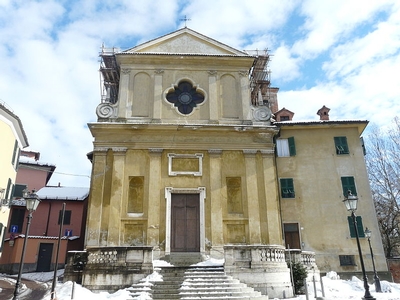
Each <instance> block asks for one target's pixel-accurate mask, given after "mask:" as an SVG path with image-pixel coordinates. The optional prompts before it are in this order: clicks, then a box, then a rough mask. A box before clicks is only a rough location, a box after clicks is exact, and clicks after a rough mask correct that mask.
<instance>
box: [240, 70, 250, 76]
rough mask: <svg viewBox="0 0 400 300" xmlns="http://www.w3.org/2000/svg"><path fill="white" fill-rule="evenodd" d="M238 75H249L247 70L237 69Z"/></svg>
mask: <svg viewBox="0 0 400 300" xmlns="http://www.w3.org/2000/svg"><path fill="white" fill-rule="evenodd" d="M239 75H240V76H241V77H248V76H249V71H243V70H242V71H239Z"/></svg>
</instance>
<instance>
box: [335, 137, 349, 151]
mask: <svg viewBox="0 0 400 300" xmlns="http://www.w3.org/2000/svg"><path fill="white" fill-rule="evenodd" d="M333 139H334V141H335V148H336V154H338V155H341V154H349V146H348V145H347V138H346V137H345V136H335V137H334V138H333Z"/></svg>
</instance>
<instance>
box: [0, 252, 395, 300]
mask: <svg viewBox="0 0 400 300" xmlns="http://www.w3.org/2000/svg"><path fill="white" fill-rule="evenodd" d="M222 263H223V261H221V260H211V259H210V260H208V261H207V262H202V263H200V264H197V265H202V266H210V265H213V266H218V265H221V264H222ZM162 266H171V264H169V263H167V262H165V261H161V260H160V261H155V271H154V272H153V274H150V275H149V276H147V277H146V278H145V279H143V280H142V283H141V284H142V285H143V286H151V283H150V282H151V281H162V276H161V275H160V274H159V273H158V272H157V267H162ZM58 272H59V273H58V275H57V276H59V275H62V272H63V270H59V271H58ZM0 277H2V274H0ZM23 278H26V279H31V280H37V281H41V282H48V281H52V279H53V272H48V273H29V274H23ZM322 280H323V288H324V291H325V299H341V300H347V299H351V300H354V299H361V298H362V297H363V296H364V284H363V281H362V280H360V279H358V278H356V277H353V278H352V280H342V279H340V278H339V276H337V275H336V273H335V272H329V273H328V274H327V276H324V277H323V278H322ZM49 286H50V287H51V284H49ZM307 286H308V294H309V299H315V295H314V285H313V283H312V282H310V283H308V285H307ZM381 287H382V291H383V293H376V292H375V287H374V285H373V284H372V285H370V293H371V295H372V296H373V297H375V298H376V299H377V300H400V284H396V283H392V282H388V281H384V280H382V281H381ZM316 290H317V295H316V296H317V297H322V289H321V285H320V283H319V282H317V283H316ZM72 293H73V298H72ZM56 297H57V298H56V299H57V300H70V299H74V300H87V299H96V300H109V299H111V300H127V299H136V300H148V299H151V297H150V296H149V294H148V293H146V292H143V293H142V294H140V295H139V296H136V297H135V298H132V297H131V296H130V292H129V291H128V290H127V289H122V290H119V291H117V292H115V293H107V292H102V293H92V292H91V291H89V290H88V289H86V288H84V287H82V286H81V285H79V284H74V283H73V282H71V281H68V282H65V283H57V286H56ZM43 300H50V290H49V293H48V294H47V296H45V297H44V298H43ZM290 300H306V296H305V295H300V296H297V297H294V298H290Z"/></svg>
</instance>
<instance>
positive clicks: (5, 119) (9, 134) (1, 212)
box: [0, 103, 29, 257]
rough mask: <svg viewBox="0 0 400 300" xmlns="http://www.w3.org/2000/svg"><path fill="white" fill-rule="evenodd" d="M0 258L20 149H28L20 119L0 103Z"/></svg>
mask: <svg viewBox="0 0 400 300" xmlns="http://www.w3.org/2000/svg"><path fill="white" fill-rule="evenodd" d="M0 137H1V143H0V257H1V256H2V252H3V247H4V238H5V235H6V232H7V229H8V228H7V222H8V218H9V215H10V206H11V200H12V196H13V193H14V187H15V182H16V177H17V170H18V160H19V155H20V152H21V149H23V148H25V147H28V146H29V144H28V139H27V137H26V134H25V131H24V128H23V126H22V122H21V120H20V118H18V116H17V115H16V114H14V113H13V111H12V110H11V109H10V108H7V107H6V105H5V104H4V103H0Z"/></svg>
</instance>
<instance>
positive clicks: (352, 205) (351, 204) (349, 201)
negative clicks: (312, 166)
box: [343, 190, 376, 300]
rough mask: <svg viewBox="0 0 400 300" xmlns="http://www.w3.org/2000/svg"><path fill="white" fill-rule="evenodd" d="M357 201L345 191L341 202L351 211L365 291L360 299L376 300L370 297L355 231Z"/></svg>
mask: <svg viewBox="0 0 400 300" xmlns="http://www.w3.org/2000/svg"><path fill="white" fill-rule="evenodd" d="M357 201H358V198H357V196H355V195H353V194H352V193H351V191H350V190H349V191H347V197H346V198H345V199H344V200H343V203H344V205H345V206H346V208H347V210H348V211H351V219H352V220H353V226H354V232H355V233H356V240H357V248H358V255H359V257H360V264H361V271H362V274H363V281H364V289H365V294H364V297H363V298H362V299H365V300H376V299H375V298H374V297H372V296H371V294H370V292H369V285H368V279H367V275H366V273H365V267H364V260H363V257H362V252H361V246H360V238H359V234H358V229H357V218H356V214H355V213H354V212H355V211H356V210H357Z"/></svg>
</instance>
